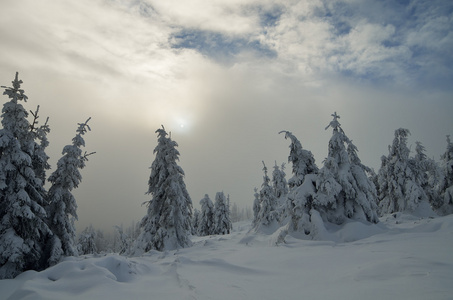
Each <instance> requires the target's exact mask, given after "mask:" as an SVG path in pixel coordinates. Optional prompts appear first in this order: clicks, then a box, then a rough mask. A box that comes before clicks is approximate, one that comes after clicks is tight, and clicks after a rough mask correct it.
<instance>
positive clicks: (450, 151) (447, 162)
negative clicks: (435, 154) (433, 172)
mask: <svg viewBox="0 0 453 300" xmlns="http://www.w3.org/2000/svg"><path fill="white" fill-rule="evenodd" d="M441 169H442V173H443V176H442V179H441V181H440V184H439V189H438V190H439V191H438V193H439V196H440V199H441V205H439V206H440V211H439V212H440V213H441V214H451V213H453V143H452V142H451V140H450V136H449V135H447V149H446V150H445V153H444V154H442V156H441Z"/></svg>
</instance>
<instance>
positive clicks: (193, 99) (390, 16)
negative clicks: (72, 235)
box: [0, 0, 453, 230]
mask: <svg viewBox="0 0 453 300" xmlns="http://www.w3.org/2000/svg"><path fill="white" fill-rule="evenodd" d="M1 4H2V5H1V9H0V42H1V46H0V84H1V85H7V86H10V85H11V81H12V80H13V78H14V74H15V72H16V71H19V75H20V78H21V79H22V80H23V81H24V84H23V88H24V89H25V91H26V94H27V95H28V96H29V101H28V102H27V103H26V104H25V107H26V108H27V109H28V110H34V109H35V108H36V106H37V105H38V104H39V105H40V106H41V110H40V111H41V120H43V119H45V117H46V116H49V117H50V121H49V123H50V126H51V133H50V134H49V140H50V143H51V144H50V146H49V148H48V151H47V153H48V155H49V156H51V164H52V166H53V168H52V170H51V171H49V172H48V175H50V173H51V172H52V171H53V170H55V165H56V161H57V160H58V159H59V158H60V156H61V150H62V148H63V146H64V145H66V144H69V143H70V142H71V139H72V137H73V136H74V134H75V130H76V128H77V123H79V122H83V121H85V120H86V119H87V118H88V117H92V120H91V121H90V125H91V128H92V131H91V132H89V133H88V134H87V135H86V136H85V141H86V145H87V147H86V150H87V151H88V152H91V151H96V152H97V154H95V155H93V156H91V157H90V161H89V162H88V163H87V167H86V168H85V169H84V170H82V175H83V182H82V184H81V185H80V187H79V189H77V191H76V192H75V196H76V198H77V202H78V205H79V209H78V214H79V222H78V223H77V227H78V230H82V229H83V227H85V226H87V225H89V224H90V223H91V224H93V226H95V227H97V228H103V229H110V228H111V227H112V226H113V225H119V224H121V223H123V224H124V225H125V226H128V225H130V223H131V222H132V221H139V220H140V219H141V218H142V217H143V216H144V215H145V214H146V207H145V206H141V204H142V202H144V201H146V200H149V199H150V196H148V195H145V192H146V191H147V189H148V187H147V182H148V177H149V175H150V169H149V166H151V163H152V161H153V160H154V155H153V149H154V147H155V146H156V144H157V137H156V134H155V130H156V129H158V128H160V126H161V124H163V125H164V126H165V128H166V129H167V131H171V133H172V138H173V140H175V141H176V142H177V143H178V144H179V148H178V149H179V151H180V153H181V156H180V165H181V166H182V168H183V169H184V171H185V173H186V177H185V182H186V185H187V188H188V190H189V193H190V195H191V197H192V201H193V203H194V207H199V201H200V199H201V198H202V197H203V196H204V194H205V193H208V194H209V195H210V196H211V199H214V197H215V193H216V192H217V191H224V192H225V193H226V194H230V198H231V201H232V202H236V203H238V204H239V205H240V206H245V205H248V206H251V205H252V202H253V199H254V196H253V188H254V187H260V185H261V183H262V163H261V161H262V160H264V161H265V162H266V164H267V165H268V167H269V170H270V171H272V166H273V165H274V162H275V161H277V162H278V164H281V163H282V162H287V157H288V154H289V148H288V146H289V141H288V140H285V139H284V136H283V135H279V134H278V132H279V131H281V130H289V131H291V132H293V133H294V134H295V135H296V136H297V137H298V138H299V140H300V141H301V143H302V145H303V147H304V148H305V149H308V150H310V151H312V152H313V154H314V156H315V158H316V162H317V164H318V166H319V167H321V166H322V161H323V160H324V158H325V157H326V155H327V143H328V141H329V138H330V136H331V129H329V130H324V128H325V127H326V126H327V125H328V124H329V122H330V121H331V118H332V117H331V114H332V113H333V112H334V111H336V112H337V113H338V114H339V115H340V116H341V119H340V122H341V124H342V128H343V129H344V131H345V132H346V134H347V135H348V137H349V138H350V139H352V140H353V141H354V143H355V145H356V146H357V147H358V149H359V151H360V152H359V156H360V158H361V159H362V162H363V163H364V164H366V165H368V166H370V167H373V168H374V169H375V170H376V171H377V170H378V169H379V166H380V157H381V156H382V155H387V154H388V145H389V144H391V142H392V139H393V133H394V130H395V129H397V128H399V127H404V128H408V129H409V130H410V131H411V133H412V135H411V137H410V139H409V143H410V144H412V145H413V146H412V149H414V148H415V146H414V144H415V141H421V142H422V143H423V144H424V145H425V147H426V149H427V154H428V155H429V156H430V157H434V158H435V159H436V160H438V159H439V156H440V155H441V154H442V153H443V152H444V151H445V149H446V141H445V136H446V135H447V134H452V135H453V118H452V112H453V21H452V18H453V2H452V1H449V0H426V1H418V0H415V1H410V0H399V1H396V0H383V1H382V0H380V1H377V0H376V1H359V0H344V1H327V0H326V1H321V0H308V1H291V0H288V1H267V0H210V1H201V0H185V1H177V0H165V1H154V0H149V1H145V0H143V1H141V0H131V1H126V0H40V1H36V0H2V2H1ZM2 99H3V101H7V100H8V99H7V97H6V96H3V98H2ZM287 167H288V168H287V170H286V172H287V178H289V177H290V176H291V174H290V170H291V166H290V165H288V166H287Z"/></svg>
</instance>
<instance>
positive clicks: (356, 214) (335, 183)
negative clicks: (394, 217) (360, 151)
mask: <svg viewBox="0 0 453 300" xmlns="http://www.w3.org/2000/svg"><path fill="white" fill-rule="evenodd" d="M332 116H333V120H332V121H331V122H330V124H329V126H327V127H326V129H328V128H329V127H332V129H333V134H332V137H331V138H330V140H329V149H328V157H327V159H326V161H325V162H324V166H323V167H322V168H321V170H320V171H319V173H318V179H317V181H316V187H317V194H316V197H315V201H314V205H315V207H316V210H317V211H319V212H320V214H321V216H325V218H326V219H327V220H328V221H329V222H332V223H335V224H342V223H343V222H345V221H346V219H362V220H366V221H369V222H373V223H377V222H378V217H377V206H376V201H377V200H376V199H377V195H376V189H375V186H374V184H373V183H372V182H371V180H370V179H369V178H368V176H367V175H366V172H367V170H369V168H368V167H365V166H364V165H363V164H362V163H361V161H360V159H359V157H358V155H357V148H356V146H355V145H354V144H353V143H352V141H351V140H350V139H349V138H348V137H347V136H346V134H345V133H344V131H343V129H342V128H341V124H340V122H339V121H338V119H339V118H340V116H339V115H337V114H336V113H334V114H332ZM346 146H347V148H346Z"/></svg>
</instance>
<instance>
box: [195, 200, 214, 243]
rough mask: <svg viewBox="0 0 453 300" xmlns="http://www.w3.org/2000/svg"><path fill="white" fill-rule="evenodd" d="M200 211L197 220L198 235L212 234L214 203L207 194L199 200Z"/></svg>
mask: <svg viewBox="0 0 453 300" xmlns="http://www.w3.org/2000/svg"><path fill="white" fill-rule="evenodd" d="M200 205H201V212H200V217H199V222H198V235H199V236H207V235H211V234H214V204H213V203H212V201H211V198H209V195H208V194H205V195H204V198H203V199H201V200H200Z"/></svg>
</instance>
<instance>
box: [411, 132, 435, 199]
mask: <svg viewBox="0 0 453 300" xmlns="http://www.w3.org/2000/svg"><path fill="white" fill-rule="evenodd" d="M415 143H416V146H415V156H414V158H413V159H411V165H412V170H414V174H415V178H416V181H417V184H419V185H420V186H421V187H422V189H423V190H424V191H425V194H426V196H427V197H428V201H429V203H430V204H431V206H432V207H433V208H438V207H439V205H440V202H441V201H440V197H439V194H438V186H439V181H440V180H441V170H440V167H439V165H438V164H437V162H435V161H434V160H433V159H430V158H428V157H427V156H426V154H425V147H424V146H423V145H422V143H421V142H419V141H417V142H415Z"/></svg>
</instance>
